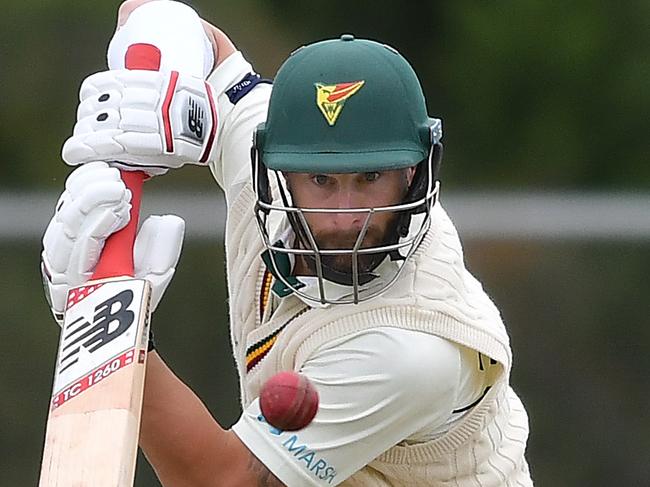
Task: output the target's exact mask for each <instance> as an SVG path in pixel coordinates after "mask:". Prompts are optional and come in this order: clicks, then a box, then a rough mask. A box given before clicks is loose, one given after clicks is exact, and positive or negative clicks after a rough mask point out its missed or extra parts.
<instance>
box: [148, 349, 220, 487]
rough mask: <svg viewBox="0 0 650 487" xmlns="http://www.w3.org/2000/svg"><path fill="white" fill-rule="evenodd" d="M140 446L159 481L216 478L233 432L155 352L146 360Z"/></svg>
mask: <svg viewBox="0 0 650 487" xmlns="http://www.w3.org/2000/svg"><path fill="white" fill-rule="evenodd" d="M147 362H148V363H147V378H146V382H145V391H144V404H143V412H142V426H141V433H140V446H141V448H142V450H143V451H144V454H145V456H146V457H147V460H148V461H149V463H151V465H152V467H153V468H154V470H155V471H156V474H157V475H158V478H159V479H160V481H161V483H162V484H163V485H164V486H165V487H179V486H183V487H185V486H193V485H201V486H209V485H217V484H219V481H218V479H219V477H218V476H217V475H218V474H221V475H223V470H222V471H221V472H220V468H219V467H220V464H221V463H223V460H224V459H226V458H228V457H229V455H228V454H227V452H228V450H232V449H231V448H229V444H230V443H231V442H232V440H233V438H232V436H233V434H232V433H230V432H228V431H226V430H224V429H223V428H222V427H221V426H220V425H219V424H218V423H217V421H216V420H215V419H214V418H213V417H212V415H211V414H210V412H209V411H208V410H207V408H206V407H205V406H204V405H203V403H202V402H201V400H200V399H199V398H198V397H197V396H196V394H194V392H192V390H191V389H190V388H189V387H187V386H186V385H185V384H184V383H183V382H181V380H180V379H179V378H178V377H176V375H174V373H173V372H172V371H171V370H170V369H169V367H167V365H166V364H165V363H164V362H163V360H162V359H161V358H160V356H159V355H158V354H157V353H156V352H151V353H150V354H149V357H148V360H147Z"/></svg>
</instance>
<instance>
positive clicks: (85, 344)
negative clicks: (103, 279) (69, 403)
mask: <svg viewBox="0 0 650 487" xmlns="http://www.w3.org/2000/svg"><path fill="white" fill-rule="evenodd" d="M132 302H133V291H132V290H130V289H126V290H124V291H122V292H120V293H118V294H116V295H115V296H113V297H111V298H109V299H107V300H106V301H104V302H102V303H100V304H98V305H97V306H96V307H95V311H94V316H93V319H92V321H88V320H87V319H85V318H84V317H80V318H77V319H76V320H75V321H73V322H72V323H70V324H69V325H68V326H66V328H65V330H64V331H63V332H64V333H65V335H64V337H63V338H62V343H61V351H60V355H59V356H60V361H59V373H62V372H64V371H65V370H66V369H68V368H69V367H71V366H73V365H74V364H75V363H77V362H78V361H79V353H80V351H81V349H82V348H84V349H86V350H87V351H88V352H90V353H92V352H95V351H96V350H98V349H100V348H101V347H103V346H105V345H106V344H108V343H110V342H112V341H113V340H115V339H116V338H118V337H120V336H121V335H123V334H124V333H125V332H126V331H127V330H128V329H129V328H131V326H132V325H133V324H134V323H135V314H134V313H133V311H131V310H129V309H128V307H129V306H130V305H131V303H132Z"/></svg>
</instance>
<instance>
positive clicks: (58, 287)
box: [41, 162, 131, 320]
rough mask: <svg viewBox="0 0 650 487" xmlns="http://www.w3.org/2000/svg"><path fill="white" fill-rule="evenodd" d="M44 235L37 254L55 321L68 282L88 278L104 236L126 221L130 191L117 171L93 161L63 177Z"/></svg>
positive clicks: (63, 303)
mask: <svg viewBox="0 0 650 487" xmlns="http://www.w3.org/2000/svg"><path fill="white" fill-rule="evenodd" d="M65 187H66V189H65V191H64V192H63V194H62V195H61V197H60V198H59V201H58V202H57V205H56V211H55V213H54V216H53V217H52V220H51V221H50V223H49V225H48V226H47V229H46V230H45V234H44V236H43V252H42V255H41V258H42V264H41V269H42V272H43V278H44V283H45V287H46V295H47V297H48V300H49V302H50V305H51V307H52V312H53V314H54V316H55V317H56V318H57V320H58V319H59V318H60V317H61V316H62V314H63V310H64V307H65V301H66V296H67V293H68V290H69V289H70V288H71V287H75V286H79V285H81V284H83V283H84V282H86V281H87V280H88V279H90V277H91V275H92V272H93V270H94V268H95V266H96V265H97V261H98V259H99V255H100V253H101V251H102V249H103V247H104V243H105V241H106V238H108V236H109V235H111V234H112V233H114V232H116V231H117V230H120V229H121V228H123V227H124V226H126V224H127V223H128V222H129V218H130V215H129V211H130V209H131V192H130V191H129V190H128V189H127V188H126V186H125V185H124V183H123V182H122V180H121V179H120V175H119V171H118V170H117V169H115V168H112V167H109V166H108V164H106V163H104V162H92V163H89V164H86V165H84V166H82V167H80V168H79V169H77V170H75V171H74V172H73V173H72V174H71V175H70V176H69V177H68V179H67V181H66V185H65Z"/></svg>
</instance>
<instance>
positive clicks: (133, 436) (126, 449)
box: [39, 0, 212, 487]
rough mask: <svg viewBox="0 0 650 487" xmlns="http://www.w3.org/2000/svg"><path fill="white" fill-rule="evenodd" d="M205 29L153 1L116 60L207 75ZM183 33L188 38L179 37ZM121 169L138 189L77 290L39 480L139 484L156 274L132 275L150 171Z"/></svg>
mask: <svg viewBox="0 0 650 487" xmlns="http://www.w3.org/2000/svg"><path fill="white" fill-rule="evenodd" d="M132 19H133V20H132ZM188 34H191V35H188ZM192 35H193V37H192ZM201 36H204V33H203V28H202V25H201V22H200V19H199V17H198V15H196V13H195V12H194V11H193V10H192V9H191V8H190V7H188V6H186V5H183V4H181V3H178V2H170V1H162V0H158V1H153V2H149V3H145V4H144V5H142V6H140V7H138V8H137V9H136V10H135V11H134V12H132V13H131V16H130V17H129V20H128V21H127V24H126V26H123V27H122V28H121V31H120V30H118V32H117V33H116V35H115V36H114V38H113V40H112V41H111V46H110V47H109V56H108V59H109V67H111V68H113V69H114V68H116V67H117V68H119V67H125V68H127V69H148V70H159V69H161V64H162V65H163V68H164V69H172V68H173V67H177V66H179V65H180V66H181V69H185V70H188V69H190V68H191V69H192V70H193V71H190V72H195V73H198V75H199V76H204V75H205V74H206V73H205V70H206V66H210V67H211V63H212V60H209V61H206V60H205V59H204V56H203V55H201V53H203V49H204V48H205V46H204V44H203V42H204V39H203V38H202V37H201ZM188 38H189V39H190V41H189V42H193V43H194V44H191V46H192V47H193V48H195V49H193V50H190V52H191V53H192V54H190V55H189V56H188V55H186V54H185V53H186V52H187V49H181V47H187V42H188ZM179 39H180V40H182V41H183V42H184V43H185V44H184V45H183V44H180V45H179V42H180V41H179ZM148 41H153V42H148ZM159 46H161V47H160V49H159ZM210 52H211V51H210ZM197 53H199V54H197ZM188 63H191V64H189V65H188ZM121 175H122V179H123V180H124V182H125V184H126V186H127V187H128V188H129V189H130V190H131V193H132V199H131V205H132V208H131V219H130V221H129V224H128V225H127V226H126V227H125V228H123V229H122V230H120V231H119V232H116V233H115V234H113V235H111V236H110V237H109V238H108V239H107V241H106V244H105V246H104V249H103V251H102V254H101V256H100V259H99V262H98V264H97V267H96V269H95V272H94V274H93V276H92V278H91V280H90V281H89V282H87V283H86V284H84V285H83V286H80V287H77V288H74V289H71V290H70V291H69V293H68V299H67V304H66V309H65V315H64V322H63V326H62V329H61V335H60V340H59V349H58V353H57V359H56V365H55V373H54V384H53V387H52V399H51V402H50V410H49V415H48V420H47V426H46V434H45V445H44V451H43V461H42V466H41V476H40V482H39V486H40V487H131V486H132V485H133V479H134V475H135V466H136V459H137V449H138V437H139V429H140V415H141V410H142V400H143V391H144V379H145V369H146V359H147V344H148V337H149V321H150V307H149V306H150V295H151V289H150V284H149V283H148V282H147V281H145V280H142V279H135V278H133V274H134V271H133V269H134V263H133V245H134V242H135V237H136V233H137V226H138V216H139V211H140V200H141V195H142V185H143V182H144V180H145V178H146V176H145V174H144V173H143V172H141V171H121Z"/></svg>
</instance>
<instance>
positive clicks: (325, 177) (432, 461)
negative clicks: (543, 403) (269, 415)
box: [42, 0, 532, 487]
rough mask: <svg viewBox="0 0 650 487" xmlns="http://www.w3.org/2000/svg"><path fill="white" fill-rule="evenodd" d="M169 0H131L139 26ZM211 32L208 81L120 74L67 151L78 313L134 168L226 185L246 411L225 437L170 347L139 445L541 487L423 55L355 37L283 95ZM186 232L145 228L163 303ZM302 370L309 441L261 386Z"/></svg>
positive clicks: (64, 212)
mask: <svg viewBox="0 0 650 487" xmlns="http://www.w3.org/2000/svg"><path fill="white" fill-rule="evenodd" d="M159 1H160V0H159ZM149 3H150V2H146V1H142V0H139V1H134V0H130V1H128V2H125V3H124V4H123V5H122V7H121V11H120V16H119V18H120V20H119V22H120V25H121V28H128V25H129V24H128V20H127V19H128V16H129V14H132V12H135V11H137V10H138V9H146V8H147V5H148V4H149ZM154 3H155V2H154ZM187 8H189V7H187ZM142 12H145V10H141V13H142ZM203 28H204V32H203V33H202V35H205V46H206V48H205V53H204V55H205V59H209V60H210V67H209V68H210V69H208V70H207V71H208V72H209V76H208V77H207V83H204V80H203V79H200V78H197V77H195V76H193V75H192V74H189V73H184V72H176V73H164V72H154V71H131V72H128V73H127V72H122V71H119V70H117V71H115V70H113V71H105V72H100V73H97V74H93V75H91V76H89V77H88V78H87V79H86V80H85V81H84V83H83V85H82V89H81V96H80V98H81V103H80V107H79V110H78V120H77V123H76V126H75V129H74V134H73V135H72V137H71V138H70V139H68V140H67V141H66V143H65V145H64V148H63V158H64V160H65V161H66V162H67V163H68V164H70V165H73V166H78V168H76V169H75V170H74V171H73V172H72V173H71V175H70V176H69V178H68V181H67V183H66V189H65V191H64V193H63V195H62V197H61V200H60V202H59V204H58V205H57V209H56V212H55V214H54V217H53V219H52V222H51V223H50V225H49V227H48V229H47V231H46V234H45V237H44V250H43V254H42V259H43V262H42V265H43V268H44V269H46V271H47V272H45V273H44V274H45V276H46V288H47V293H48V296H49V297H50V299H51V303H52V309H53V312H54V314H55V316H60V315H61V313H62V311H63V306H64V302H65V294H66V292H67V289H69V288H70V287H71V286H75V285H79V284H81V283H83V282H84V281H85V280H87V279H88V278H89V277H90V276H91V274H92V271H93V268H94V266H95V264H96V262H97V257H98V255H99V253H100V251H101V248H102V246H103V242H104V241H105V240H106V238H107V237H108V236H109V235H110V234H111V233H113V232H115V231H116V230H118V229H120V228H122V227H123V226H124V225H126V223H127V221H128V219H129V213H128V210H129V207H130V203H129V202H130V193H129V191H128V190H127V189H126V188H125V186H124V185H123V183H122V181H121V179H120V178H119V173H118V171H117V169H115V167H112V166H114V161H120V162H121V166H120V167H122V168H125V169H131V170H142V171H145V172H146V173H148V174H149V175H150V176H152V177H157V176H158V175H160V174H163V173H165V172H168V171H170V170H171V171H170V172H173V171H174V170H176V169H179V168H181V167H182V166H183V165H185V164H198V165H201V166H205V167H207V168H209V170H210V171H211V173H212V176H213V177H214V179H215V180H216V182H217V183H218V184H219V186H220V187H221V188H222V190H223V191H224V193H225V196H226V201H227V215H226V218H227V220H226V231H225V247H226V260H227V262H226V264H227V280H228V292H229V307H230V308H229V311H230V313H229V319H230V334H231V340H232V348H233V353H234V356H235V360H236V364H237V372H238V375H239V384H240V399H241V407H242V414H241V417H240V418H239V420H238V421H237V422H236V424H235V425H234V426H232V427H231V428H230V429H225V428H224V427H223V426H221V425H219V424H218V423H217V422H216V421H215V419H214V418H213V417H212V416H211V415H210V414H209V412H208V410H207V409H206V408H205V406H204V405H203V404H202V402H201V400H200V399H199V398H198V397H197V396H196V395H195V394H194V393H193V392H192V391H191V390H190V389H189V388H188V387H187V386H185V385H184V384H183V383H182V382H181V380H179V379H178V378H177V377H176V376H175V374H174V373H173V371H172V370H171V369H170V368H169V367H168V366H167V365H166V364H165V362H164V361H163V359H162V358H161V356H160V355H159V354H158V352H157V351H156V349H155V347H154V346H153V345H152V346H151V351H150V352H149V358H148V364H147V378H146V385H145V400H144V406H143V413H142V427H141V437H140V446H141V448H142V449H143V451H144V453H145V455H146V457H147V459H148V461H149V462H150V463H151V465H152V466H153V468H154V470H155V472H156V474H157V475H158V477H159V479H160V481H161V483H162V484H163V485H165V486H252V485H259V486H282V485H288V486H335V485H345V486H382V487H383V486H408V487H416V486H452V485H453V486H456V487H465V486H471V487H474V486H482V487H497V486H522V487H527V486H531V485H532V480H531V475H530V473H529V468H528V464H527V462H526V458H525V449H526V442H527V438H528V418H527V415H526V411H525V409H524V406H523V405H522V402H521V401H520V399H519V398H518V396H517V395H516V394H515V392H514V391H513V389H512V387H511V386H510V383H509V378H510V372H511V368H512V353H511V349H510V345H509V339H508V334H507V332H506V328H505V327H504V324H503V322H502V319H501V317H500V314H499V311H498V309H497V308H496V306H495V305H494V304H493V302H492V301H491V300H490V298H489V297H488V296H487V294H486V293H485V292H484V291H483V289H482V287H481V284H480V283H479V282H478V281H477V280H476V279H475V278H474V277H473V276H472V275H471V274H470V273H469V272H468V270H467V269H466V267H465V265H464V261H463V250H462V247H461V243H460V240H459V237H458V234H457V232H456V229H455V228H454V225H453V223H452V222H451V220H450V219H449V217H448V215H447V213H446V212H445V210H444V208H443V206H442V204H441V201H440V179H439V177H440V175H439V171H440V162H441V158H442V142H441V139H442V133H443V132H442V122H441V120H440V119H438V118H432V117H429V115H428V114H427V109H426V104H425V98H424V95H423V92H422V88H421V86H420V82H419V80H418V78H417V76H416V74H415V72H414V71H413V69H412V68H411V66H410V65H409V63H408V62H407V61H406V59H404V57H403V56H401V55H400V54H399V52H398V51H397V50H395V49H394V48H392V47H390V46H387V45H385V44H382V43H381V42H376V41H372V40H366V39H359V38H356V37H355V36H353V35H351V34H343V35H341V36H340V37H338V38H335V39H329V40H324V41H320V42H316V43H313V44H310V45H306V46H303V47H301V48H299V49H297V50H296V51H294V52H293V53H292V54H291V55H290V56H289V57H288V59H287V60H286V61H285V62H284V64H283V65H282V66H281V68H280V69H279V71H278V72H277V75H276V76H275V79H274V81H273V82H272V83H271V82H270V81H269V80H265V79H263V78H261V77H260V76H259V75H258V74H257V73H256V72H255V70H254V69H253V67H252V66H251V65H250V64H249V63H248V62H247V61H246V59H245V58H244V55H243V54H242V53H241V52H240V51H239V50H237V48H236V47H235V46H234V44H233V43H232V42H231V40H230V39H229V38H228V37H227V36H226V35H225V34H224V33H223V32H222V31H221V30H219V29H217V28H216V27H214V26H212V25H210V24H208V23H204V24H203ZM118 32H119V30H118ZM180 34H181V35H180V36H179V38H182V34H183V33H180ZM193 54H196V53H193ZM212 60H214V62H213V63H212ZM165 110H166V113H168V114H169V116H168V117H165V116H161V112H162V111H165ZM108 162H111V166H109V164H107V163H108ZM206 177H208V176H207V172H206ZM182 240H183V222H182V220H180V219H179V218H178V217H174V216H169V215H168V216H163V217H150V218H149V219H148V220H147V221H146V222H145V223H144V224H143V225H142V228H141V230H140V233H139V235H138V240H137V242H136V247H135V267H136V274H137V275H138V276H139V277H144V278H147V279H149V280H150V281H151V282H152V285H153V293H154V306H155V305H156V304H157V303H158V302H159V301H160V299H161V296H162V295H163V293H164V290H165V288H166V287H167V285H168V284H169V282H170V280H171V278H172V276H173V273H174V269H175V267H176V264H177V261H178V257H179V255H180V252H181V245H182ZM206 299H209V297H208V296H206ZM189 325H190V324H189V323H186V324H180V326H189ZM283 370H290V371H296V372H300V373H301V374H303V375H304V376H306V377H307V378H309V379H310V380H311V381H312V383H313V384H315V386H316V387H317V389H318V394H319V396H320V407H319V410H318V413H317V414H316V416H315V419H314V420H313V422H312V423H311V424H309V425H308V426H307V427H306V428H304V429H302V430H299V431H296V432H290V431H281V430H278V429H276V428H274V427H272V426H270V425H269V424H268V423H267V422H266V421H265V419H264V416H263V415H262V414H261V411H260V406H259V392H260V388H261V386H262V384H263V383H264V382H265V381H266V380H267V379H268V378H270V377H271V376H273V375H274V374H276V373H277V372H280V371H283Z"/></svg>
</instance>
